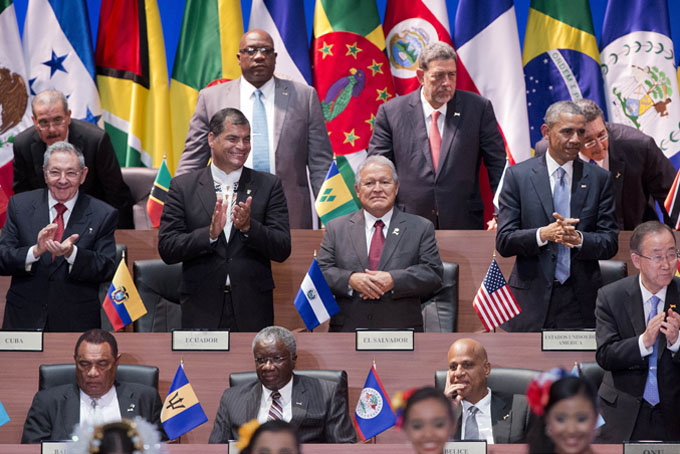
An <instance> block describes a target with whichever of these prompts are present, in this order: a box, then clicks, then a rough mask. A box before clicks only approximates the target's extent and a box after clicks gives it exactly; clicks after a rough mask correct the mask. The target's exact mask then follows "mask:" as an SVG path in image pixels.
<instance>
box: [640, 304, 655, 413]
mask: <svg viewBox="0 0 680 454" xmlns="http://www.w3.org/2000/svg"><path fill="white" fill-rule="evenodd" d="M649 301H650V302H651V303H652V310H651V311H649V318H648V319H647V324H649V321H650V320H651V319H653V318H654V317H656V314H658V308H657V306H658V304H659V297H658V296H656V295H654V296H652V297H651V298H650V299H649ZM658 355H659V338H658V337H657V339H656V342H654V349H653V350H652V354H651V355H649V372H648V373H647V382H646V383H645V392H644V393H643V394H642V397H643V398H644V399H645V400H646V401H647V402H649V404H650V405H652V406H654V405H656V404H658V403H659V385H658V383H657V381H656V362H657V359H658Z"/></svg>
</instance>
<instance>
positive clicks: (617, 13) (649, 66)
mask: <svg viewBox="0 0 680 454" xmlns="http://www.w3.org/2000/svg"><path fill="white" fill-rule="evenodd" d="M600 49H601V53H600V58H601V59H602V74H603V75H604V81H605V88H606V90H605V94H606V98H607V111H608V113H609V118H610V120H611V121H613V122H615V123H623V124H627V125H629V126H633V127H635V128H637V129H639V130H641V131H642V132H644V133H645V134H648V135H650V136H652V137H654V140H656V143H657V144H658V145H659V148H661V151H663V152H664V154H665V155H666V156H667V157H668V158H670V160H671V162H672V163H673V165H675V168H676V169H677V168H678V167H680V155H678V151H680V143H679V142H680V125H679V124H678V122H679V121H680V97H678V79H677V77H676V67H675V54H674V52H673V41H672V40H671V34H670V20H669V15H668V3H667V1H666V0H644V1H642V0H616V1H611V0H610V1H609V3H608V4H607V10H606V11H605V17H604V23H603V24H602V39H601V42H600Z"/></svg>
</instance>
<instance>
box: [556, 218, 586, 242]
mask: <svg viewBox="0 0 680 454" xmlns="http://www.w3.org/2000/svg"><path fill="white" fill-rule="evenodd" d="M553 216H554V217H555V219H557V223H558V224H559V225H561V226H562V235H561V236H558V238H557V240H555V241H556V242H557V243H559V244H562V245H564V246H567V247H568V248H573V247H574V246H578V245H579V244H581V241H583V240H582V238H581V235H579V233H578V232H577V231H576V224H578V223H579V221H580V219H578V218H565V217H563V216H561V215H560V214H559V213H553Z"/></svg>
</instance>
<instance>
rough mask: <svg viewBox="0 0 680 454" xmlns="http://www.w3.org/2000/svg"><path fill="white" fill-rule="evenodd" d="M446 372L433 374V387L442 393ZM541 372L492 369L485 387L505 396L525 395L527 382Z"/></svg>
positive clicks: (509, 368) (439, 371) (441, 371)
mask: <svg viewBox="0 0 680 454" xmlns="http://www.w3.org/2000/svg"><path fill="white" fill-rule="evenodd" d="M447 372H448V371H447V370H438V371H436V372H435V373H434V387H435V388H437V389H439V390H441V391H442V392H443V391H444V388H446V374H447ZM540 373H541V372H540V371H538V370H533V369H518V368H512V367H493V368H491V373H490V374H489V378H487V379H486V385H487V386H488V387H489V389H491V390H492V391H496V392H503V393H507V394H526V392H527V387H528V386H529V382H530V381H531V379H532V378H534V377H535V376H536V375H538V374H540Z"/></svg>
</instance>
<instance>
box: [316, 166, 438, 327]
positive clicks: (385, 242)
mask: <svg viewBox="0 0 680 454" xmlns="http://www.w3.org/2000/svg"><path fill="white" fill-rule="evenodd" d="M355 180H356V185H355V188H356V191H357V194H358V195H359V200H360V201H361V205H362V207H363V209H362V210H360V211H356V212H354V213H351V214H347V215H345V216H341V217H339V218H336V219H333V220H332V221H330V222H329V223H328V225H327V226H326V232H325V234H324V237H323V242H322V243H321V251H320V252H319V258H318V260H319V266H320V267H321V270H322V271H323V274H324V276H325V278H326V281H327V282H328V285H329V286H330V288H331V290H332V291H333V294H334V295H335V298H336V300H337V301H338V305H339V306H340V312H339V313H338V314H336V315H334V316H333V317H332V318H331V322H330V330H331V331H354V330H355V329H356V328H413V329H415V330H416V331H423V316H422V313H421V311H420V301H421V298H425V297H427V296H429V295H431V294H432V293H433V292H435V291H436V290H437V289H438V288H439V287H440V286H441V283H442V269H443V267H442V262H441V259H440V258H439V249H438V248H437V242H436V239H435V236H434V226H433V225H432V223H431V222H430V221H428V220H427V219H424V218H422V217H420V216H416V215H413V214H407V213H404V212H402V211H400V210H399V209H397V208H395V206H394V200H395V198H396V197H397V193H398V192H399V178H398V176H397V171H396V169H395V168H394V164H392V161H390V160H389V159H387V158H385V157H382V156H371V157H369V158H367V159H366V160H365V161H364V162H363V163H362V164H361V165H360V166H359V168H358V169H357V172H356V179H355Z"/></svg>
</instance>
